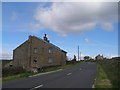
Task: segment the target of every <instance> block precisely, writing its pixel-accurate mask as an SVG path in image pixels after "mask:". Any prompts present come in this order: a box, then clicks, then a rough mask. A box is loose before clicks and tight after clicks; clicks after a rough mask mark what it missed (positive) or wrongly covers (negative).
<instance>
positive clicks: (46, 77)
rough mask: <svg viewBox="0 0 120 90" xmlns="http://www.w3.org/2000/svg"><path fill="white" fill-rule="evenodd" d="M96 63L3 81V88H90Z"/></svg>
mask: <svg viewBox="0 0 120 90" xmlns="http://www.w3.org/2000/svg"><path fill="white" fill-rule="evenodd" d="M96 71H97V65H96V64H95V63H91V62H86V63H84V64H81V65H78V66H75V67H71V68H67V69H63V70H59V71H56V72H52V73H47V74H43V75H37V76H33V77H28V78H23V79H18V80H14V81H10V82H4V83H3V85H2V86H3V90H5V88H28V89H29V90H35V89H37V88H92V85H93V83H94V80H95V77H96Z"/></svg>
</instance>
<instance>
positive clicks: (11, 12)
mask: <svg viewBox="0 0 120 90" xmlns="http://www.w3.org/2000/svg"><path fill="white" fill-rule="evenodd" d="M0 5H1V4H0ZM0 32H2V47H1V48H0V59H12V58H13V50H14V49H15V48H16V47H17V46H19V45H20V44H22V43H23V42H24V41H26V40H27V39H28V36H29V35H34V36H37V37H39V38H42V39H43V36H44V34H45V33H46V34H47V37H48V39H49V40H50V43H52V44H54V45H56V46H58V47H60V48H61V49H63V50H65V51H67V52H68V53H67V56H68V58H69V59H70V58H73V56H74V55H76V56H77V53H78V52H77V51H78V50H77V49H78V45H79V49H80V52H81V56H82V57H84V56H86V55H88V56H91V57H95V56H96V55H98V54H101V55H103V56H105V57H107V58H111V57H116V56H118V3H117V2H3V3H2V30H0Z"/></svg>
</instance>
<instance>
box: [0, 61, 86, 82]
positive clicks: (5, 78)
mask: <svg viewBox="0 0 120 90" xmlns="http://www.w3.org/2000/svg"><path fill="white" fill-rule="evenodd" d="M82 63H84V62H83V61H81V62H78V63H74V64H66V65H64V66H58V67H51V68H47V69H45V70H44V71H43V72H40V73H45V72H49V71H55V70H59V69H65V68H70V67H74V66H76V65H80V64H82ZM35 74H39V73H28V72H25V73H21V74H18V75H14V76H7V77H2V81H3V82H6V81H11V80H15V79H20V78H27V77H29V76H31V75H35Z"/></svg>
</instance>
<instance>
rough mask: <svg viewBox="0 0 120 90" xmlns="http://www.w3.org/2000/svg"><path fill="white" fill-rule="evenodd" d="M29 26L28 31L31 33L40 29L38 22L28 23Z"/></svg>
mask: <svg viewBox="0 0 120 90" xmlns="http://www.w3.org/2000/svg"><path fill="white" fill-rule="evenodd" d="M29 27H30V28H29V31H30V32H31V33H37V32H39V30H40V24H38V23H30V24H29Z"/></svg>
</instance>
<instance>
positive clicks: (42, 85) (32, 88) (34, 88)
mask: <svg viewBox="0 0 120 90" xmlns="http://www.w3.org/2000/svg"><path fill="white" fill-rule="evenodd" d="M42 86H43V85H42V84H41V85H39V86H36V87H34V88H32V89H30V90H34V89H37V88H40V87H42Z"/></svg>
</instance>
